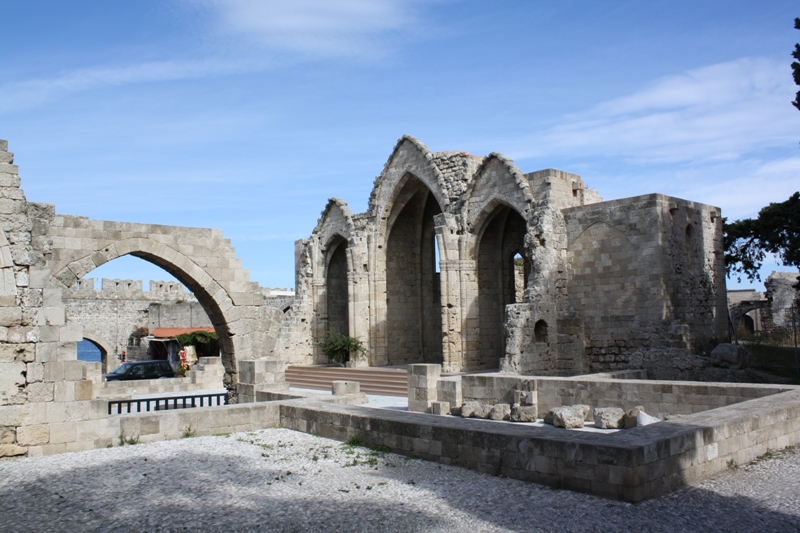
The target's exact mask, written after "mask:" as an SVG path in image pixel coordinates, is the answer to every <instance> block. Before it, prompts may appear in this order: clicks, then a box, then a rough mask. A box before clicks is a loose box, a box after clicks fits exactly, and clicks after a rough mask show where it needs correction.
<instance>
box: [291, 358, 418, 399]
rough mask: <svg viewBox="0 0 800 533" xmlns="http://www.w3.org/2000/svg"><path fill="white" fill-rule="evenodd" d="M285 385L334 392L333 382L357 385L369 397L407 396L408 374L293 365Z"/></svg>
mask: <svg viewBox="0 0 800 533" xmlns="http://www.w3.org/2000/svg"><path fill="white" fill-rule="evenodd" d="M286 381H287V382H288V383H289V384H290V385H291V386H292V387H296V388H302V389H313V390H331V383H332V382H334V381H358V382H359V383H360V384H361V387H360V388H361V392H364V393H367V394H378V395H383V396H406V395H407V394H408V374H407V372H406V371H405V370H403V369H385V368H375V367H370V368H343V367H328V366H301V365H292V366H289V367H288V368H287V369H286Z"/></svg>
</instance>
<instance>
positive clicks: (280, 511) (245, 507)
mask: <svg viewBox="0 0 800 533" xmlns="http://www.w3.org/2000/svg"><path fill="white" fill-rule="evenodd" d="M137 448H139V449H137ZM122 449H124V450H131V452H132V455H131V456H129V457H124V458H117V459H116V461H115V462H109V461H105V460H104V461H103V463H102V464H97V465H90V464H87V465H86V466H82V467H78V468H74V469H72V470H70V471H67V472H63V473H59V474H57V475H50V476H47V477H37V475H36V473H35V471H31V472H30V479H29V480H24V481H22V482H18V483H13V484H12V483H8V482H7V480H5V481H4V480H0V532H3V533H5V532H31V531H36V532H50V531H52V532H58V533H72V532H84V531H98V532H99V531H114V532H128V531H130V532H151V531H152V532H161V531H193V532H194V531H224V532H239V531H242V532H245V531H247V532H251V531H253V532H273V531H275V532H298V533H301V532H302V533H314V532H333V531H342V532H345V531H357V532H361V531H363V532H370V533H375V532H380V531H431V530H437V529H438V530H442V528H443V527H445V526H446V524H444V523H443V522H442V521H441V520H440V519H439V518H437V517H434V516H429V515H427V514H425V513H419V512H415V513H414V514H410V513H409V512H408V511H407V510H406V508H405V507H404V506H403V505H402V504H401V503H400V502H397V503H396V504H392V505H383V504H381V505H373V504H372V503H370V502H368V501H365V500H364V494H363V491H361V492H360V493H359V494H352V496H353V499H354V503H353V504H352V505H351V504H348V503H344V504H343V503H342V502H341V500H339V501H335V502H334V501H331V500H326V499H325V498H324V497H322V496H321V497H320V498H319V499H309V498H307V497H305V498H297V497H295V498H292V497H290V496H288V495H286V494H285V493H284V494H283V495H280V494H278V491H279V490H280V484H282V483H294V484H295V485H296V484H297V481H296V480H294V479H292V476H293V475H294V476H295V478H298V477H299V476H298V475H297V474H288V473H287V471H286V470H285V469H279V468H273V465H269V468H264V466H263V465H259V466H258V468H257V469H254V468H248V464H249V465H250V466H251V467H252V466H253V465H254V464H255V463H254V462H253V459H252V458H249V459H243V458H240V457H237V456H236V455H233V454H231V455H211V454H209V455H203V454H198V453H189V452H187V453H184V454H183V455H180V456H177V455H176V457H175V459H173V460H163V459H162V460H154V459H152V458H148V457H147V456H146V454H145V453H142V452H141V451H140V450H144V449H145V446H141V447H135V446H134V447H126V448H121V450H122ZM89 461H91V459H87V463H88V462H89ZM220 471H224V475H223V476H219V475H215V474H217V473H219V472H220ZM1 475H2V465H0V476H1ZM273 488H274V489H278V490H273ZM347 496H349V495H347Z"/></svg>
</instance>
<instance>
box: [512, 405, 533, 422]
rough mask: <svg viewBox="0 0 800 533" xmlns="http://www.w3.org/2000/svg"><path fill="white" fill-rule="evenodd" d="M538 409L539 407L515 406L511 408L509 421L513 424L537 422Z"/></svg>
mask: <svg viewBox="0 0 800 533" xmlns="http://www.w3.org/2000/svg"><path fill="white" fill-rule="evenodd" d="M538 409H539V407H538V406H537V405H520V404H514V405H512V406H511V414H510V416H509V420H511V421H512V422H536V419H537V416H538V414H539V413H538Z"/></svg>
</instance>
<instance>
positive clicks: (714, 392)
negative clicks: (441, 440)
mask: <svg viewBox="0 0 800 533" xmlns="http://www.w3.org/2000/svg"><path fill="white" fill-rule="evenodd" d="M435 366H436V365H410V367H409V369H410V370H409V403H408V407H409V411H416V412H431V409H430V404H431V403H432V402H436V401H446V402H448V403H449V404H450V408H451V409H457V408H459V407H460V406H461V402H467V401H477V402H480V403H481V404H486V405H492V404H496V403H508V404H513V403H515V401H516V400H515V392H518V391H525V392H527V391H530V392H535V393H536V394H535V397H536V402H534V403H538V408H539V416H540V417H543V416H544V415H545V414H546V413H547V412H548V411H549V410H550V409H553V408H554V407H561V406H564V405H575V404H586V405H589V406H591V407H621V408H623V409H625V410H628V409H632V408H633V407H636V406H639V405H640V406H642V407H644V410H645V412H646V413H647V414H649V415H652V416H657V417H659V418H664V417H668V416H675V415H686V414H692V413H699V412H701V411H707V410H709V409H715V408H717V407H724V406H727V405H733V404H736V403H739V402H744V401H747V400H752V399H754V398H761V397H764V396H769V395H772V394H778V393H780V392H785V391H789V390H794V389H796V388H797V387H793V386H791V385H772V384H741V383H701V382H691V381H656V380H648V379H633V378H632V377H636V378H638V377H641V373H642V372H643V371H632V372H631V371H626V372H623V373H610V374H609V375H620V376H621V377H622V378H624V379H606V378H605V377H604V376H605V375H606V374H593V375H589V376H581V377H568V378H560V377H538V376H520V375H518V374H511V373H504V372H495V373H488V374H469V375H465V376H460V377H459V376H456V377H450V378H439V379H438V380H436V379H434V378H435V377H436V376H435V374H434V373H431V368H430V367H435ZM414 372H416V374H415V373H414ZM417 374H419V376H422V375H423V374H424V375H425V376H426V379H422V378H421V377H417ZM412 385H413V388H412ZM458 387H460V389H461V398H458V400H456V401H454V398H457V395H456V394H454V393H452V392H449V393H446V392H445V391H446V390H448V391H452V389H453V388H458ZM412 395H413V398H412ZM423 397H424V398H425V399H426V401H427V404H426V403H425V402H419V401H413V402H412V400H419V399H420V398H423Z"/></svg>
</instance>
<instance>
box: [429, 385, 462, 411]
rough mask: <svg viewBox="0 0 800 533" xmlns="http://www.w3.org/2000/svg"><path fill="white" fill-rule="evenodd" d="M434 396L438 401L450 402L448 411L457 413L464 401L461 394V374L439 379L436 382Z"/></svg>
mask: <svg viewBox="0 0 800 533" xmlns="http://www.w3.org/2000/svg"><path fill="white" fill-rule="evenodd" d="M436 396H437V400H438V401H440V402H447V403H448V404H450V407H449V409H448V411H449V412H452V413H453V414H459V413H460V412H461V405H462V404H463V403H464V400H463V396H462V394H461V376H452V377H446V378H442V379H440V380H439V381H438V382H437V383H436Z"/></svg>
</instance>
